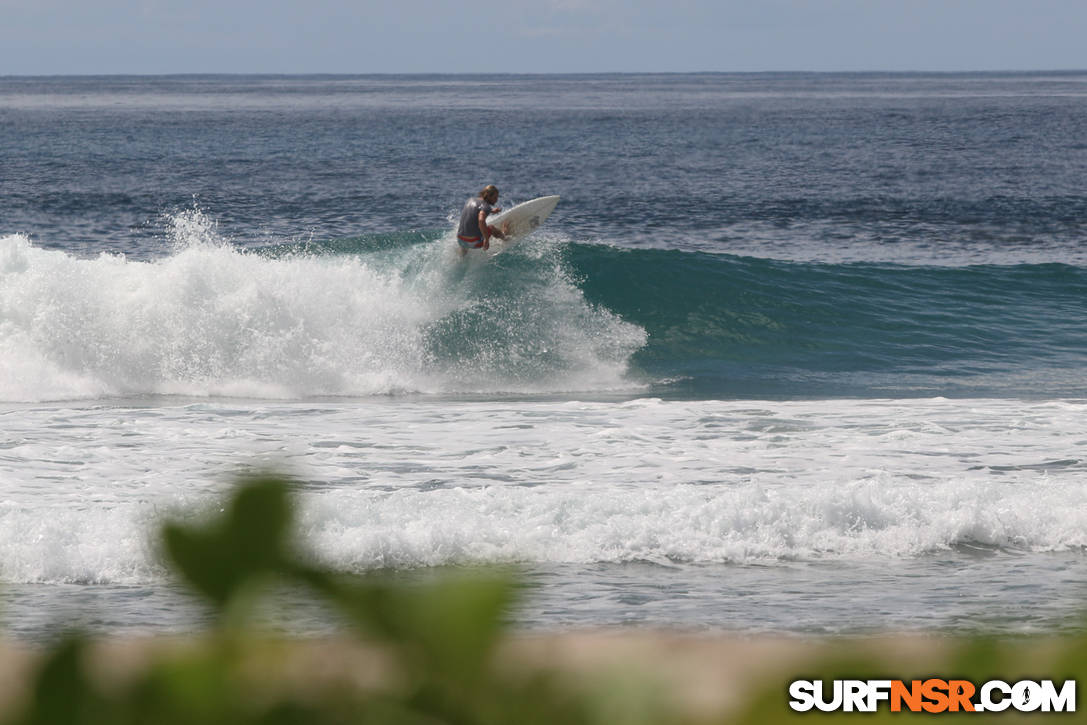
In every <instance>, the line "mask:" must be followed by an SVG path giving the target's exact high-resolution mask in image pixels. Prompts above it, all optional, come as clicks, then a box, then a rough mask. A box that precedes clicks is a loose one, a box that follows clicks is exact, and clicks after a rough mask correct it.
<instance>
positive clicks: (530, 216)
mask: <svg viewBox="0 0 1087 725" xmlns="http://www.w3.org/2000/svg"><path fill="white" fill-rule="evenodd" d="M558 203H559V197H557V196H541V197H539V198H538V199H532V200H530V201H525V202H521V203H520V204H518V205H517V206H513V207H510V208H509V209H506V210H505V211H500V212H498V213H497V214H492V215H491V216H489V217H487V226H489V227H491V228H493V229H497V230H498V231H500V232H502V234H504V235H505V237H506V239H505V242H504V246H507V247H508V246H509V245H511V244H515V243H517V242H518V241H519V240H521V239H524V238H525V237H527V236H528V235H529V234H531V233H532V232H534V231H536V228H537V227H539V226H540V225H541V224H543V223H544V220H545V219H547V217H549V216H551V212H553V211H555V205H556V204H558ZM494 241H501V240H492V243H493V242H494Z"/></svg>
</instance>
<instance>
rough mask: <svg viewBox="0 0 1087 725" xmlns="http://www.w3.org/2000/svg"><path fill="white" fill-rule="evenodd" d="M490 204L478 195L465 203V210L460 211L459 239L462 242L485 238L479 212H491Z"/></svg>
mask: <svg viewBox="0 0 1087 725" xmlns="http://www.w3.org/2000/svg"><path fill="white" fill-rule="evenodd" d="M492 208H493V207H491V205H490V204H488V203H487V202H485V201H483V200H482V199H480V198H479V197H478V196H477V197H475V198H474V199H469V200H468V203H467V204H465V205H464V211H462V212H461V213H460V226H458V227H457V239H459V240H460V241H462V242H478V241H482V240H483V230H482V229H480V228H479V212H480V211H485V212H487V213H488V214H490V213H491V209H492Z"/></svg>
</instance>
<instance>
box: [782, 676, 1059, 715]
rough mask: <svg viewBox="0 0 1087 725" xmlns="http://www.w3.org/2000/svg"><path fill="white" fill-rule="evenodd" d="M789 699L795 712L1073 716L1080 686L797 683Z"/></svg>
mask: <svg viewBox="0 0 1087 725" xmlns="http://www.w3.org/2000/svg"><path fill="white" fill-rule="evenodd" d="M789 697H790V698H791V699H790V700H789V707H791V708H792V709H793V710H795V711H797V712H808V711H809V710H812V709H815V710H821V711H823V712H834V711H840V712H876V711H877V710H879V709H881V708H884V707H886V708H889V709H890V711H891V712H928V713H942V712H1003V711H1004V710H1008V709H1012V710H1018V711H1019V712H1075V711H1076V681H1075V680H1065V681H1064V682H1063V683H1062V684H1060V685H1057V684H1056V683H1055V682H1054V681H1053V680H1039V681H1034V680H1021V681H1019V682H1014V683H1009V682H1004V681H1003V680H989V681H988V682H984V683H982V684H980V685H976V684H974V683H973V682H970V681H969V680H941V679H936V678H931V679H927V680H910V681H909V682H906V681H904V680H833V681H832V682H830V683H827V682H824V681H823V680H795V681H793V682H792V683H790V685H789Z"/></svg>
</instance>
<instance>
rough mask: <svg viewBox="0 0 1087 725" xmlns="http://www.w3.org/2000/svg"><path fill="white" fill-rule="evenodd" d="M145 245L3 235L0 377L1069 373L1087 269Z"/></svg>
mask: <svg viewBox="0 0 1087 725" xmlns="http://www.w3.org/2000/svg"><path fill="white" fill-rule="evenodd" d="M174 237H175V239H174V246H173V249H172V251H171V252H170V253H169V254H167V255H166V256H164V257H163V258H161V259H158V260H155V261H133V260H129V259H127V258H125V257H123V256H119V255H100V256H98V257H97V258H93V259H86V258H79V257H76V256H73V255H71V254H67V253H65V252H61V251H53V250H48V249H43V248H40V247H38V246H36V245H34V244H32V243H31V242H30V241H29V239H28V238H27V237H25V236H22V235H11V236H7V237H3V238H0V343H2V352H0V399H3V400H9V401H35V400H48V399H67V398H88V397H90V398H93V397H103V396H125V395H142V394H182V395H232V396H248V397H269V398H300V397H309V396H322V395H331V396H340V395H344V396H356V395H380V394H389V393H399V392H418V393H426V394H453V395H459V394H483V395H493V394H504V393H510V394H566V393H573V392H579V393H584V392H595V393H601V392H604V391H618V390H631V389H641V388H643V387H644V386H646V385H649V386H653V387H655V388H656V390H657V392H660V391H665V392H666V393H667V392H669V391H670V392H672V393H674V394H678V395H692V396H696V397H721V396H724V397H775V396H808V397H820V396H827V395H830V396H861V397H864V396H914V395H956V394H964V395H972V396H978V395H995V396H1007V395H1011V396H1017V395H1028V396H1030V395H1057V396H1065V397H1068V396H1073V397H1074V396H1083V395H1087V386H1085V385H1084V382H1083V379H1082V375H1081V371H1082V369H1083V368H1084V365H1085V364H1087V316H1084V315H1083V314H1082V305H1083V302H1082V301H1083V299H1085V298H1087V270H1085V269H1084V268H1083V267H1077V266H1072V265H1065V264H1033V265H1013V266H996V265H988V266H986V265H976V266H966V267H946V266H944V267H936V266H928V267H925V266H901V265H891V264H872V263H848V264H830V263H812V262H795V261H783V260H773V259H759V258H753V257H737V256H730V255H722V254H711V253H703V252H692V251H679V250H662V249H631V248H621V247H613V246H606V245H600V244H583V243H575V242H569V241H567V240H563V239H555V238H546V237H545V238H543V239H536V240H534V242H533V243H532V244H522V245H519V246H518V247H516V248H515V249H513V250H511V251H509V252H507V253H503V254H500V255H497V256H494V257H491V258H482V257H479V256H477V255H474V256H473V257H471V258H469V259H468V260H462V259H459V258H458V257H457V256H456V254H455V250H454V246H453V244H452V243H451V240H450V239H449V238H447V237H448V235H446V234H442V233H436V232H409V233H397V234H384V235H370V236H367V237H362V238H353V239H339V240H331V241H326V242H310V243H302V244H284V245H278V246H274V247H267V248H263V249H249V250H245V249H239V248H236V247H234V246H232V245H230V244H228V243H226V242H224V241H223V240H222V239H221V238H220V237H219V236H218V233H217V230H216V229H215V228H214V225H213V224H212V223H210V222H209V221H208V220H207V218H206V217H204V216H203V215H202V214H200V213H199V212H191V213H186V214H182V215H178V217H177V218H176V219H175V224H174Z"/></svg>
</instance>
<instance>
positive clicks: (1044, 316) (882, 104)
mask: <svg viewBox="0 0 1087 725" xmlns="http://www.w3.org/2000/svg"><path fill="white" fill-rule="evenodd" d="M1085 169H1087V73H1080V72H1061V73H983V74H908V73H907V74H874V73H873V74H797V73H794V74H787V73H782V74H737V75H731V74H691V75H683V74H676V75H558V76H546V75H541V76H506V75H494V76H460V75H435V76H424V75H417V76H305V77H302V76H162V77H150V76H149V77H139V76H135V77H120V76H111V77H89V76H88V77H32V78H22V77H0V617H2V620H3V628H4V631H5V632H6V634H7V635H8V636H9V637H12V638H15V639H17V640H23V641H28V642H38V641H43V640H46V639H48V638H49V637H51V636H52V635H53V634H54V633H55V632H56V631H57V630H58V628H63V627H68V626H72V625H78V626H82V627H85V628H87V629H89V630H91V631H93V632H98V633H103V634H107V635H143V634H162V633H168V634H177V633H185V632H188V631H192V630H193V629H194V628H197V627H200V626H202V623H204V622H205V621H206V614H205V613H204V612H203V611H202V610H201V609H200V607H199V606H197V605H196V604H195V603H194V602H193V601H192V600H191V599H189V598H188V597H187V595H185V594H184V593H182V591H181V588H180V587H179V586H178V585H177V583H176V582H175V581H174V580H173V579H172V578H171V577H170V575H169V573H168V572H167V571H166V569H165V567H163V565H162V564H161V561H160V558H159V556H158V552H157V543H156V539H155V531H156V528H157V526H158V524H159V522H161V521H162V520H163V519H164V518H167V517H171V516H188V515H192V514H191V513H190V512H192V511H200V510H206V509H207V508H208V507H210V506H213V505H214V503H215V502H216V501H217V500H218V498H219V497H220V496H222V495H223V494H224V493H226V492H227V491H229V490H230V488H231V486H232V484H233V482H234V481H235V479H236V477H237V475H238V474H239V473H241V472H244V471H248V470H252V469H273V470H277V471H282V472H285V473H288V474H289V475H291V476H293V477H294V479H295V481H296V489H297V496H298V501H299V506H300V511H299V526H300V531H299V538H300V540H301V543H302V544H303V545H304V546H305V547H306V548H307V549H309V550H310V551H311V552H313V555H314V556H316V557H317V558H319V559H320V560H322V561H325V562H327V563H329V564H331V565H334V566H337V567H339V568H342V569H345V570H349V571H355V572H360V573H361V572H369V571H374V570H379V569H391V570H394V571H396V572H399V574H398V576H404V577H408V578H410V577H412V576H417V575H419V574H420V573H425V572H427V571H430V568H431V567H438V566H443V565H453V566H467V565H475V564H499V565H508V564H513V565H515V566H516V567H517V568H518V569H519V570H520V571H521V572H522V576H523V578H524V580H525V582H526V584H528V588H527V589H526V592H525V595H524V599H523V601H522V602H521V604H520V605H519V606H518V608H517V610H516V611H515V612H513V613H512V614H511V617H512V620H513V624H514V626H515V627H516V628H519V629H523V630H530V631H548V630H555V629H570V628H575V629H599V628H610V627H615V626H626V627H648V628H669V629H673V628H675V629H683V630H696V631H722V632H732V633H739V634H742V635H755V634H765V633H773V634H784V635H799V636H807V635H821V634H847V635H848V634H863V633H870V632H921V631H923V632H942V633H959V632H974V631H986V632H996V633H1008V634H1011V633H1032V632H1052V631H1067V630H1075V631H1081V630H1082V629H1083V627H1084V622H1085V621H1087V620H1085V619H1084V617H1083V615H1084V613H1085V612H1087V597H1085V594H1087V566H1085V564H1087V562H1085V559H1084V553H1085V547H1087V455H1085V453H1084V451H1085V450H1087V192H1085V181H1087V175H1085ZM489 183H493V184H496V185H497V186H498V187H499V189H500V190H501V195H502V196H501V199H500V205H501V206H504V207H505V206H509V205H511V204H513V203H516V202H519V201H525V200H528V199H531V198H534V197H537V196H543V195H550V194H558V195H561V196H562V201H561V202H560V204H559V206H558V208H557V209H556V211H555V213H554V214H553V215H552V217H551V218H550V219H548V221H547V222H546V223H545V225H544V226H543V227H541V229H540V230H538V231H537V232H536V233H535V234H534V235H533V236H532V237H530V238H529V239H527V240H525V241H523V242H521V243H519V244H518V245H516V246H514V247H513V248H511V249H509V250H508V251H506V252H504V253H502V254H500V255H497V256H493V257H488V256H484V255H481V254H472V255H470V257H469V258H467V259H465V260H462V259H460V258H459V257H458V256H457V254H456V251H455V243H454V241H453V240H454V232H453V227H454V223H455V219H456V218H457V216H458V215H459V212H460V208H461V206H462V204H463V203H464V201H465V200H466V199H467V198H468V197H469V196H471V195H473V194H474V193H475V192H477V191H478V190H479V189H480V188H482V186H484V185H485V184H489ZM295 604H297V606H295ZM295 604H291V605H290V606H285V607H284V609H283V612H286V613H282V612H281V613H280V614H279V615H278V618H277V617H273V619H274V620H275V622H276V626H282V627H284V628H285V629H286V630H288V631H291V632H295V633H299V634H311V633H321V632H327V631H330V630H331V629H334V628H335V626H336V623H335V622H334V621H332V620H331V619H329V615H327V614H326V613H322V612H320V611H315V610H314V609H313V608H309V607H307V606H305V605H304V604H302V603H295Z"/></svg>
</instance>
